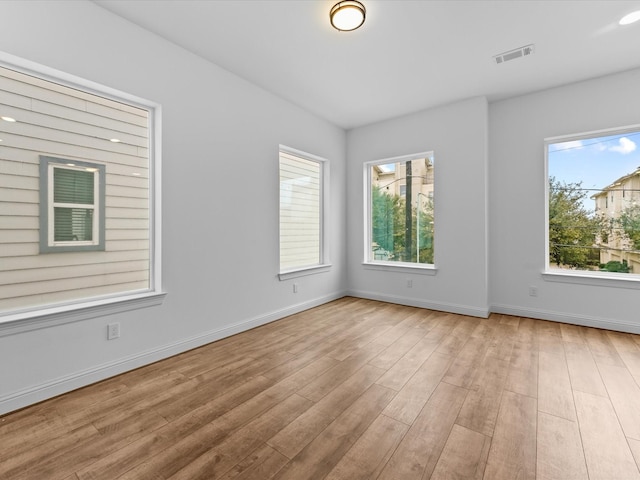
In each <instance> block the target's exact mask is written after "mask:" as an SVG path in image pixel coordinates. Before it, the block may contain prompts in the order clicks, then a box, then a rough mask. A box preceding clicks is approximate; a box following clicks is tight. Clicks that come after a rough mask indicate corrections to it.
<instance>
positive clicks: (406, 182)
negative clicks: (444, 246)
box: [365, 152, 435, 266]
mask: <svg viewBox="0 0 640 480" xmlns="http://www.w3.org/2000/svg"><path fill="white" fill-rule="evenodd" d="M365 177H366V185H367V189H366V196H367V207H368V208H367V216H366V221H365V225H366V228H367V232H366V238H367V241H366V245H367V247H366V255H365V262H369V263H388V264H397V265H402V264H404V265H411V266H417V265H425V266H427V265H428V266H433V264H434V233H435V230H434V202H433V192H434V156H433V152H429V153H421V154H416V155H409V156H406V157H399V158H394V159H387V160H381V161H376V162H371V163H367V164H365Z"/></svg>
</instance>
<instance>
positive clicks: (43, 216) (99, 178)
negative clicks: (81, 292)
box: [40, 155, 106, 254]
mask: <svg viewBox="0 0 640 480" xmlns="http://www.w3.org/2000/svg"><path fill="white" fill-rule="evenodd" d="M68 162H72V163H74V166H69V164H68ZM40 163H41V165H40V175H41V177H43V178H42V179H41V182H40V188H41V191H40V202H41V206H40V228H41V234H40V254H47V253H56V252H81V251H90V250H92V251H104V246H105V238H104V235H105V224H104V222H105V219H104V196H105V195H104V194H105V192H104V188H105V184H106V183H105V176H106V175H105V172H106V168H105V166H104V165H101V164H97V163H89V162H84V161H79V160H71V159H65V158H58V157H49V156H46V155H40ZM55 168H59V169H65V170H77V171H87V170H89V169H90V171H91V172H92V173H93V174H94V176H93V182H94V204H93V205H81V204H76V203H55V202H54V201H53V199H54V193H55V192H54V181H53V171H54V169H55ZM45 182H46V183H45ZM45 191H46V195H45ZM55 207H66V208H90V209H92V210H93V213H94V217H93V240H91V241H82V242H78V241H76V242H68V241H64V242H56V241H55V240H54V238H55V221H54V219H55V216H54V208H55Z"/></svg>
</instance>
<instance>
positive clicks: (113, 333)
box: [107, 323, 120, 340]
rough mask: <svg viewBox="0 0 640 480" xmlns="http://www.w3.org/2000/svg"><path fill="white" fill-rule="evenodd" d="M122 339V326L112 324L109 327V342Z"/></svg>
mask: <svg viewBox="0 0 640 480" xmlns="http://www.w3.org/2000/svg"><path fill="white" fill-rule="evenodd" d="M116 338H120V324H119V323H110V324H109V325H107V340H114V339H116Z"/></svg>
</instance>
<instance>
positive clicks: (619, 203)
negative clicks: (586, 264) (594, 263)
mask: <svg viewBox="0 0 640 480" xmlns="http://www.w3.org/2000/svg"><path fill="white" fill-rule="evenodd" d="M591 198H592V199H593V200H594V201H595V209H596V215H599V216H600V217H601V218H603V219H606V220H608V221H609V222H610V224H611V225H613V226H614V228H612V229H611V230H610V232H609V234H608V235H604V236H603V235H598V237H597V238H596V244H597V245H598V246H599V247H601V248H600V263H607V262H611V261H617V262H626V263H627V264H628V265H629V267H630V271H631V272H633V273H640V251H638V250H635V249H634V248H633V242H631V241H630V240H629V238H628V237H627V236H626V235H625V234H624V232H623V231H622V229H620V228H619V226H618V225H616V221H617V220H619V219H620V217H621V216H622V215H623V213H624V212H626V211H628V209H629V208H632V207H636V206H637V207H640V167H638V169H637V170H636V171H634V172H632V173H630V174H628V175H625V176H624V177H620V178H618V179H617V180H616V181H614V182H613V183H611V185H608V186H607V187H605V188H603V189H602V191H601V192H599V193H597V194H595V195H592V196H591Z"/></svg>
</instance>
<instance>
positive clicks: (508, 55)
mask: <svg viewBox="0 0 640 480" xmlns="http://www.w3.org/2000/svg"><path fill="white" fill-rule="evenodd" d="M533 52H534V46H533V44H531V45H526V46H524V47H520V48H516V49H515V50H509V51H508V52H504V53H501V54H499V55H496V56H494V57H493V59H494V60H495V61H496V63H504V62H508V61H509V60H515V59H516V58H520V57H526V56H527V55H531V54H532V53H533Z"/></svg>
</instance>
